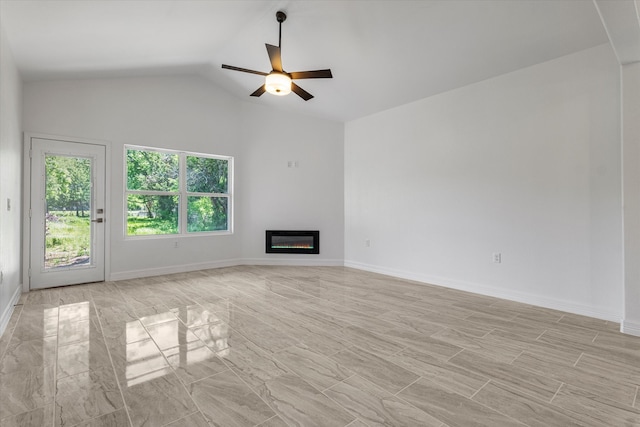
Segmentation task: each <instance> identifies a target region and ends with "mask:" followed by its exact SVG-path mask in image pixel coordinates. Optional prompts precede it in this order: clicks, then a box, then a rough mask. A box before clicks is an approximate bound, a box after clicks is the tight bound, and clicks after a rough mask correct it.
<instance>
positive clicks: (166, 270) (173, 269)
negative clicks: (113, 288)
mask: <svg viewBox="0 0 640 427" xmlns="http://www.w3.org/2000/svg"><path fill="white" fill-rule="evenodd" d="M236 265H242V263H241V260H240V259H237V258H235V259H225V260H220V261H211V262H200V263H197V264H184V265H172V266H168V267H157V268H145V269H141V270H129V271H120V272H116V273H111V274H110V275H109V280H110V281H112V282H115V281H117V280H129V279H139V278H141V277H151V276H162V275H164V274H175V273H187V272H189V271H198V270H208V269H210V268H222V267H233V266H236Z"/></svg>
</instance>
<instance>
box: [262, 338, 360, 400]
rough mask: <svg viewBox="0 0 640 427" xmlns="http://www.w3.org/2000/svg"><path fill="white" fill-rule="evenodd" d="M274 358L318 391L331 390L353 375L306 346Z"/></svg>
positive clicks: (287, 351)
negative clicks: (333, 386) (330, 388)
mask: <svg viewBox="0 0 640 427" xmlns="http://www.w3.org/2000/svg"><path fill="white" fill-rule="evenodd" d="M274 358H275V359H277V360H279V361H280V362H282V363H284V364H285V365H286V366H287V367H288V368H289V369H291V370H292V371H293V372H295V373H296V374H298V375H299V376H300V377H301V378H302V379H304V380H305V381H307V382H308V383H309V384H311V385H313V386H315V387H316V388H317V389H318V390H324V389H326V388H329V387H331V386H332V385H334V384H337V383H339V382H340V381H342V380H344V379H345V378H348V377H349V376H351V375H352V374H353V372H351V371H349V370H348V369H347V368H345V367H343V366H340V364H339V363H337V362H336V361H335V360H333V359H330V358H328V357H325V356H323V355H321V354H319V353H316V352H315V351H313V350H311V349H309V348H305V347H304V346H292V347H289V348H287V349H285V350H283V351H281V352H279V353H278V354H277V355H275V356H274Z"/></svg>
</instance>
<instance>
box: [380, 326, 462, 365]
mask: <svg viewBox="0 0 640 427" xmlns="http://www.w3.org/2000/svg"><path fill="white" fill-rule="evenodd" d="M383 334H384V336H385V337H388V338H389V339H391V340H393V341H395V342H397V343H398V344H399V345H401V346H403V347H408V348H412V349H414V350H418V351H422V352H424V353H428V354H432V355H434V356H436V357H440V358H441V359H442V360H447V359H449V358H450V357H451V356H453V355H455V354H458V353H459V352H460V351H461V350H462V347H460V346H458V345H454V344H451V343H448V342H445V341H443V340H439V339H436V338H432V337H428V336H425V335H423V334H421V333H419V332H414V331H410V330H408V329H403V328H397V329H390V330H386V331H384V332H383Z"/></svg>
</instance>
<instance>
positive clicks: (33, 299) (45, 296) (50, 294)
mask: <svg viewBox="0 0 640 427" xmlns="http://www.w3.org/2000/svg"><path fill="white" fill-rule="evenodd" d="M59 300H60V289H57V288H52V289H41V290H37V291H31V292H29V293H28V294H27V299H26V300H25V302H24V304H25V305H33V304H56V305H57V304H58V301H59Z"/></svg>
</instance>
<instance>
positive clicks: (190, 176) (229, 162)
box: [125, 146, 233, 236]
mask: <svg viewBox="0 0 640 427" xmlns="http://www.w3.org/2000/svg"><path fill="white" fill-rule="evenodd" d="M125 151H126V167H125V172H126V191H125V193H126V203H127V212H126V225H127V229H126V234H127V236H144V235H147V236H148V235H163V234H164V235H166V234H169V235H175V234H193V233H212V232H231V231H232V228H231V205H232V199H231V198H232V194H231V188H232V182H231V179H232V175H233V173H232V167H233V158H232V157H228V156H214V155H205V154H195V153H185V152H178V151H170V150H156V149H153V148H146V147H133V146H126V147H125Z"/></svg>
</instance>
